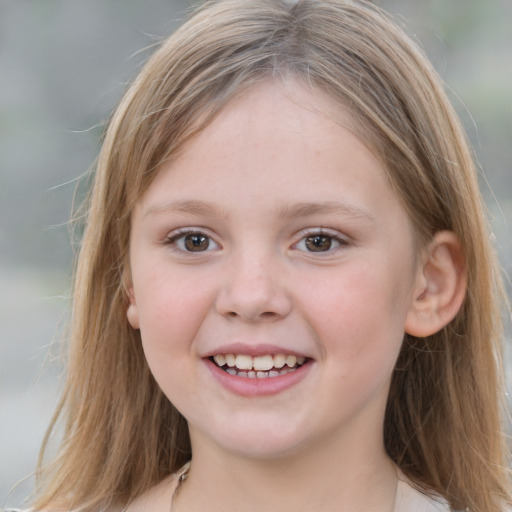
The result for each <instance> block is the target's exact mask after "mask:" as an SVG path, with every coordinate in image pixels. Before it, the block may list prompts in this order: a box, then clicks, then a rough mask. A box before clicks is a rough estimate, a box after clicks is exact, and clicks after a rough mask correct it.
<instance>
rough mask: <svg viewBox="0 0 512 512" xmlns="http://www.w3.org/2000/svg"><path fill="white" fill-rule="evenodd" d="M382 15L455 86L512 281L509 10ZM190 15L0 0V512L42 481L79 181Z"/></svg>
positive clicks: (495, 6)
mask: <svg viewBox="0 0 512 512" xmlns="http://www.w3.org/2000/svg"><path fill="white" fill-rule="evenodd" d="M195 3H197V2H195ZM376 3H378V4H379V5H382V6H384V7H386V8H388V9H389V10H390V11H391V12H393V13H395V14H397V15H398V16H399V17H400V19H401V20H402V21H403V23H405V25H406V26H407V30H408V32H409V34H411V35H412V36H413V37H414V38H415V39H416V40H419V41H420V42H421V44H422V46H423V48H424V49H425V50H426V51H427V53H428V54H429V56H430V58H431V59H432V61H433V63H434V65H435V67H436V68H437V69H438V71H439V72H440V74H441V76H442V77H443V78H444V80H445V81H446V83H447V86H448V89H449V95H450V97H451V99H452V101H453V103H454V104H455V107H456V109H457V111H458V112H459V114H460V116H461V118H462V120H463V122H464V124H465V126H466V129H467V131H468V134H469V137H470V139H471V141H472V143H473V146H474V148H475V151H476V154H477V156H478V159H479V161H480V164H481V167H482V169H483V171H482V187H483V191H484V195H485V197H486V200H487V204H488V207H489V212H490V216H491V220H492V228H493V231H494V233H495V236H496V243H497V248H498V251H499V254H500V257H501V261H502V264H503V267H504V268H505V270H506V272H507V273H508V274H509V275H511V274H512V227H511V226H512V169H511V166H512V1H511V0H422V1H411V0H380V1H376ZM191 5H192V2H187V1H186V0H181V1H178V0H174V1H173V0H145V1H142V0H139V1H135V0H0V414H1V419H0V506H2V505H4V506H6V505H10V506H20V505H21V504H22V501H23V499H24V498H25V497H26V496H28V494H29V493H30V491H31V489H32V482H31V480H26V481H24V482H23V483H21V484H20V485H19V486H17V487H16V488H15V489H14V490H12V488H13V486H14V484H15V483H17V482H18V481H19V480H20V479H22V478H23V477H26V476H29V475H30V474H31V472H32V471H33V469H34V466H35V462H36V458H37V452H38V448H39V445H40V443H41V440H42V436H43V433H44V430H45V427H46V424H47V422H48V421H49V418H50V415H51V412H52V409H53V407H54V406H55V403H56V397H57V394H58V391H59V387H60V385H61V378H60V375H61V373H62V368H61V366H60V365H59V361H58V359H57V358H56V357H55V355H56V354H58V353H59V350H60V348H59V347H58V346H56V347H55V348H53V349H52V351H51V354H52V355H49V346H50V344H51V342H52V340H58V341H62V340H63V339H64V338H65V336H64V334H63V333H62V329H61V328H60V327H59V324H60V325H62V323H63V322H62V321H61V320H63V319H65V317H66V311H67V306H68V296H69V289H70V275H71V261H72V257H73V252H72V248H71V244H70V239H69V232H68V226H67V221H68V219H69V217H70V211H71V208H72V202H73V196H74V192H75V189H76V188H77V181H78V180H79V178H80V177H81V176H83V175H84V174H85V173H86V172H87V170H88V169H89V168H90V167H91V165H92V164H93V162H94V159H95V157H96V154H97V152H98V149H99V142H100V137H101V134H102V130H103V126H104V122H105V120H106V119H107V117H108V115H109V112H110V111H111V109H112V108H113V107H114V106H115V104H116V103H117V101H118V100H119V98H120V95H121V93H122V91H123V90H124V88H125V86H126V83H127V82H128V81H129V80H130V79H131V78H132V77H133V76H134V75H135V73H136V71H137V70H138V69H140V65H141V63H142V62H143V61H144V59H146V58H147V57H148V56H149V54H150V50H144V49H145V48H147V47H149V46H151V45H153V44H154V43H155V42H157V41H158V40H159V39H160V38H161V37H163V36H165V35H168V34H169V33H171V32H172V31H173V30H174V29H175V27H176V26H177V25H178V24H179V21H180V20H182V19H183V18H184V16H185V13H186V9H187V8H189V7H190V6H191ZM141 50H143V51H141ZM487 183H488V185H487ZM83 189H84V187H83V186H82V187H80V188H79V189H78V199H77V201H79V200H80V197H82V194H83ZM491 190H492V191H493V192H491ZM508 289H509V291H510V285H509V286H508ZM508 337H510V333H509V335H508ZM508 364H509V365H510V363H508ZM509 373H511V372H509Z"/></svg>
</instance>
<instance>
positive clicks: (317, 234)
mask: <svg viewBox="0 0 512 512" xmlns="http://www.w3.org/2000/svg"><path fill="white" fill-rule="evenodd" d="M194 235H195V236H198V237H202V238H203V240H205V241H207V242H208V245H207V246H206V248H205V249H204V250H199V251H193V250H189V249H188V248H187V247H186V246H185V245H184V244H185V243H186V238H187V237H190V236H194ZM315 238H316V239H317V240H316V242H315V241H314V240H313V239H315ZM322 238H323V239H326V240H327V241H328V242H329V246H328V247H327V248H326V250H319V251H315V250H308V248H307V246H306V247H305V248H304V249H299V250H302V251H303V252H305V253H309V254H318V255H321V254H330V253H332V252H334V251H336V250H337V249H339V248H340V247H343V246H347V245H348V241H347V240H346V239H345V238H343V237H341V236H339V235H337V234H334V233H331V232H329V231H326V230H324V229H321V228H320V229H316V230H310V231H305V232H303V233H302V237H301V238H300V240H299V241H298V242H297V243H295V244H293V245H292V249H298V248H299V245H300V244H304V245H306V244H307V243H308V239H309V241H311V242H313V243H318V242H321V239H322ZM332 242H335V244H336V245H335V247H332ZM212 244H214V245H215V246H216V247H214V248H213V249H212V248H210V246H211V245H212ZM165 245H169V246H171V247H172V249H173V250H175V251H176V252H179V253H185V254H200V253H203V252H209V251H211V250H215V249H218V248H220V244H218V243H217V242H215V240H214V239H213V238H212V237H211V236H209V235H207V234H205V233H204V232H203V231H201V230H200V229H197V230H196V229H183V230H179V231H177V232H176V233H174V234H172V235H171V236H168V237H167V238H166V239H165Z"/></svg>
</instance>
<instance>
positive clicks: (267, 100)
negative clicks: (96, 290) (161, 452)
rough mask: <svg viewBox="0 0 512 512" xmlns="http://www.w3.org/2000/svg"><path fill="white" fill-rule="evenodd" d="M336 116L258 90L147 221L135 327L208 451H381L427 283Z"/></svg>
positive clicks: (387, 199) (173, 176)
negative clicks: (416, 301) (418, 299)
mask: <svg viewBox="0 0 512 512" xmlns="http://www.w3.org/2000/svg"><path fill="white" fill-rule="evenodd" d="M334 108H335V107H334V105H333V104H331V103H330V101H329V100H328V99H326V98H325V97H324V96H322V95H321V94H320V93H311V92H308V91H306V90H305V89H302V88H300V87H299V86H294V87H293V88H290V90H288V89H287V92H286V93H285V92H283V87H279V86H277V85H272V84H267V85H260V86H257V87H255V88H252V89H251V90H250V91H249V92H246V93H244V94H243V95H242V96H241V97H239V98H237V99H235V100H233V101H232V102H231V103H230V104H229V105H228V106H227V107H226V108H225V109H224V110H223V111H222V113H221V114H220V116H219V117H218V118H217V119H216V120H215V121H214V122H213V123H212V124H210V125H209V126H208V127H207V128H206V129H204V130H203V131H202V132H201V133H200V134H199V135H198V136H197V137H196V138H195V139H194V140H193V141H192V142H191V143H189V144H188V145H187V146H186V147H185V148H184V149H183V151H182V152H181V153H180V154H179V155H178V156H177V157H176V158H175V159H174V160H173V161H172V162H169V163H168V164H167V165H166V166H165V167H164V168H163V169H162V170H161V171H160V172H159V174H158V175H157V176H156V178H155V180H154V181H153V183H152V184H151V186H150V187H149V189H148V190H147V192H146V193H145V194H144V196H143V197H142V199H141V200H140V201H139V203H138V205H137V207H136V208H135V211H134V213H133V217H132V231H131V244H130V261H131V277H132V282H131V288H130V293H131V298H130V301H131V303H130V306H129V309H128V318H129V320H130V323H131V324H132V326H133V327H135V328H140V331H141V337H142V343H143V347H144V351H145V354H146V357H147V361H148V364H149V366H150V368H151V371H152V372H153V375H154V377H155V379H156V381H157V382H158V384H159V385H160V387H161V388H162V390H163V391H164V393H165V394H166V395H167V397H168V398H169V400H171V401H172V402H173V404H174V405H175V406H176V407H177V408H178V410H179V411H180V412H181V413H182V414H183V415H184V416H185V418H186V419H187V420H188V423H189V427H190V433H191V440H192V447H193V450H194V453H195V454H196V453H198V451H197V450H200V449H201V447H202V446H209V448H210V449H214V450H220V451H221V452H224V453H227V452H230V453H231V454H233V453H236V454H239V455H243V456H246V457H247V456H248V457H258V458H269V457H276V456H278V457H279V456H284V455H287V454H288V455H290V454H294V453H300V450H301V449H306V448H311V447H314V446H315V444H317V443H324V442H326V441H330V440H332V441H335V442H336V441H339V442H345V441H347V440H348V441H349V442H350V444H351V445H354V446H357V443H358V441H359V440H360V441H361V442H362V443H364V444H365V445H367V446H374V445H375V444H377V445H378V446H381V445H382V423H383V416H384V411H385V405H386V398H387V394H388V387H389V383H390V379H391V374H392V371H393V366H394V364H395V361H396V359H397V356H398V353H399V350H400V346H401V343H402V338H403V335H404V330H405V327H404V325H405V322H406V318H407V315H408V312H409V310H410V307H411V303H412V300H413V298H414V296H415V294H417V293H418V290H417V288H418V286H417V284H416V282H417V281H418V279H417V275H418V274H419V271H418V270H417V268H416V264H415V246H414V237H413V232H412V227H411V224H410V222H409V219H408V217H407V215H406V213H405V212H404V210H403V208H402V206H401V204H400V202H399V200H398V199H397V197H396V196H395V194H394V193H393V191H392V189H391V187H390V185H389V183H388V181H387V178H386V175H385V172H384V170H383V169H382V167H381V165H380V164H379V162H378V160H377V159H376V158H375V157H374V156H373V155H372V153H370V151H369V150H368V149H367V148H366V147H365V146H364V145H363V144H362V142H361V141H360V140H359V139H358V138H357V137H355V136H354V135H353V134H352V133H351V132H350V131H349V130H348V129H346V128H343V127H341V126H340V125H339V124H337V123H335V122H333V121H332V120H330V119H329V118H328V117H327V116H325V115H322V114H320V113H319V112H322V111H323V112H331V113H332V112H334ZM338 117H339V116H338ZM346 122H347V126H349V124H350V119H349V118H348V117H347V118H346ZM283 365H284V366H283Z"/></svg>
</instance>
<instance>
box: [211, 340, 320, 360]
mask: <svg viewBox="0 0 512 512" xmlns="http://www.w3.org/2000/svg"><path fill="white" fill-rule="evenodd" d="M218 354H243V355H248V356H252V357H257V356H265V355H269V354H271V355H276V354H284V355H293V356H297V357H306V358H310V356H309V355H308V354H305V353H303V352H300V351H297V350H294V349H292V348H286V347H282V346H279V345H271V344H266V343H265V344H257V345H249V344H246V343H230V344H228V345H221V346H219V347H217V348H214V349H212V350H209V351H208V352H206V353H205V354H204V355H203V357H205V358H206V357H213V356H215V355H218Z"/></svg>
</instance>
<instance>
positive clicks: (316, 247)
mask: <svg viewBox="0 0 512 512" xmlns="http://www.w3.org/2000/svg"><path fill="white" fill-rule="evenodd" d="M305 244H306V248H307V250H308V251H311V252H324V251H328V250H329V249H330V248H331V247H332V237H330V236H326V235H313V236H308V237H306V239H305Z"/></svg>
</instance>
